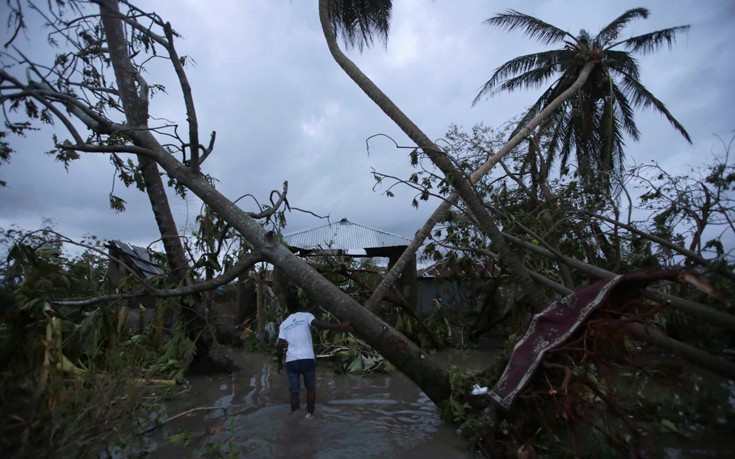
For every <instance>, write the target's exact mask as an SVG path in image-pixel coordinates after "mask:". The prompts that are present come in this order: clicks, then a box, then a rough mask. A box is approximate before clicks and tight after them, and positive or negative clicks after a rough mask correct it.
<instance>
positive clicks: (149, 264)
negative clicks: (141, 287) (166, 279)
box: [109, 240, 164, 279]
mask: <svg viewBox="0 0 735 459" xmlns="http://www.w3.org/2000/svg"><path fill="white" fill-rule="evenodd" d="M109 245H114V246H115V247H116V248H117V249H118V250H120V251H121V252H122V253H124V254H125V255H126V256H127V258H128V259H129V260H130V261H132V262H133V264H134V265H135V266H134V267H135V268H137V269H138V270H140V272H141V273H142V274H143V276H144V277H145V278H146V279H150V278H151V277H153V276H160V275H161V274H163V273H164V271H163V268H162V267H161V265H159V264H158V263H157V262H155V261H154V260H153V259H152V258H151V254H150V253H149V252H148V250H146V249H144V248H143V247H138V246H137V245H131V244H127V243H125V242H122V241H116V240H113V241H110V242H109ZM130 268H133V266H131V267H130Z"/></svg>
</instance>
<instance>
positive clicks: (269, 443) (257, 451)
mask: <svg viewBox="0 0 735 459" xmlns="http://www.w3.org/2000/svg"><path fill="white" fill-rule="evenodd" d="M230 357H231V358H233V360H234V361H235V363H236V364H237V365H238V366H239V367H240V370H238V371H236V372H234V373H232V374H229V375H214V376H194V377H191V378H190V379H189V384H190V389H189V390H188V391H187V392H186V393H184V394H183V395H181V396H179V397H177V398H175V399H174V400H171V401H168V402H166V403H165V408H164V410H165V411H163V410H162V411H161V412H160V413H158V414H157V419H158V421H159V422H160V421H164V420H167V419H169V418H170V417H172V416H175V415H177V414H182V413H185V414H183V415H181V416H179V417H177V418H175V419H173V420H170V421H168V422H165V424H163V426H161V427H160V428H158V429H156V430H154V431H152V432H150V433H149V434H148V435H147V436H146V439H145V440H144V442H145V443H144V444H143V445H141V448H140V449H141V454H140V455H141V456H146V457H176V458H181V459H183V458H188V457H244V458H280V457H295V458H330V459H331V458H354V457H360V458H389V457H402V458H427V457H441V458H447V459H452V458H468V457H472V455H471V453H470V451H469V450H468V449H467V447H466V446H465V445H464V444H463V442H462V439H461V438H460V436H459V434H458V433H457V427H456V426H454V425H451V424H448V423H445V422H443V421H442V420H441V419H440V417H439V415H438V413H437V411H436V407H435V405H434V404H433V403H432V402H431V401H430V400H429V399H428V397H426V395H425V394H424V393H423V392H422V391H421V390H419V389H418V388H417V387H416V385H415V384H413V383H412V382H411V381H410V380H408V379H407V378H406V377H405V376H403V375H402V374H401V373H400V372H394V373H393V374H390V375H385V374H374V375H368V376H354V375H344V374H336V373H335V372H334V371H333V369H332V367H331V364H330V363H329V362H326V361H322V360H318V361H317V400H316V410H315V413H314V416H313V417H312V418H308V419H307V418H305V414H306V409H305V406H304V405H305V395H306V394H305V391H304V390H302V393H301V403H302V407H301V409H300V410H298V411H296V412H293V413H291V408H290V406H289V394H288V382H287V379H286V374H285V372H283V374H282V375H279V374H278V373H277V371H276V365H275V362H274V361H273V360H272V357H271V356H270V355H268V354H262V353H250V352H245V351H242V350H232V351H231V352H230Z"/></svg>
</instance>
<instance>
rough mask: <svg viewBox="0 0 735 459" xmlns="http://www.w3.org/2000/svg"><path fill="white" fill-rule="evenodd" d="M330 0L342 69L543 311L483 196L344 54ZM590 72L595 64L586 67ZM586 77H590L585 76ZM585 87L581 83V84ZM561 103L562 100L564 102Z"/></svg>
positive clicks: (322, 4) (323, 2)
mask: <svg viewBox="0 0 735 459" xmlns="http://www.w3.org/2000/svg"><path fill="white" fill-rule="evenodd" d="M328 3H329V0H320V1H319V19H320V21H321V24H322V31H323V33H324V37H325V38H326V41H327V46H328V47H329V51H330V52H331V53H332V57H333V58H334V60H335V61H336V62H337V64H338V65H339V66H340V67H341V68H342V70H344V71H345V73H347V75H348V76H349V77H350V78H351V79H352V80H353V81H354V82H355V83H356V84H357V85H358V86H359V87H360V89H362V91H363V92H364V93H365V94H366V95H367V96H368V97H370V99H371V100H372V101H373V102H375V104H376V105H378V107H380V109H381V110H383V112H384V113H385V114H386V115H388V117H389V118H390V119H392V120H393V121H394V122H395V123H396V124H397V125H398V127H400V128H401V130H403V132H404V133H405V134H406V135H407V136H408V137H409V138H410V139H411V140H413V141H414V142H415V143H416V145H418V147H419V148H421V149H422V150H423V151H424V153H426V155H427V156H428V157H429V159H431V161H432V162H433V163H434V164H435V165H436V166H437V167H438V168H439V169H440V170H441V171H442V172H443V173H444V175H445V178H446V180H447V181H448V182H449V183H451V184H452V186H453V187H454V189H455V190H456V191H457V193H458V195H459V197H461V198H462V200H463V201H464V202H465V204H466V205H467V207H468V209H469V210H470V212H471V213H472V214H473V215H474V217H475V219H476V220H477V222H478V223H479V226H480V228H481V230H482V231H483V232H485V234H487V235H488V236H489V237H490V239H491V240H492V241H493V243H494V244H495V245H496V247H497V251H498V253H499V254H500V257H501V260H502V262H503V263H504V264H505V265H506V267H507V268H508V270H509V272H510V273H511V275H512V276H513V277H514V280H515V281H516V282H517V283H518V285H519V286H520V287H521V289H522V290H523V291H524V292H525V294H526V295H527V298H528V301H529V303H531V305H532V307H533V308H534V309H536V310H541V309H542V308H543V307H544V306H545V305H546V303H547V302H548V300H547V298H546V296H545V295H544V294H543V292H542V290H541V289H540V288H538V285H537V284H536V283H535V281H534V280H533V279H532V278H531V276H530V275H529V274H528V271H527V270H526V268H525V266H524V265H523V261H522V260H521V259H520V257H519V256H518V254H517V253H516V252H514V251H513V250H511V248H510V247H509V246H508V244H507V243H506V241H505V239H504V238H503V236H502V233H501V231H500V229H499V228H498V226H497V224H496V223H495V220H494V218H493V217H492V215H491V214H490V212H489V211H488V210H487V208H486V207H485V205H484V204H483V202H482V199H481V198H480V197H479V196H478V195H477V193H476V191H475V189H474V188H473V186H472V183H471V182H470V180H468V179H467V178H465V177H464V174H463V173H462V172H461V171H459V170H457V168H456V167H455V166H454V164H453V163H452V161H451V160H450V159H449V158H447V157H446V156H445V154H444V153H443V152H442V150H441V149H440V148H439V147H438V146H436V145H435V144H434V143H433V142H432V141H431V140H430V139H429V137H427V136H426V134H424V133H423V132H422V131H421V130H420V129H419V128H418V126H416V125H415V124H414V123H413V121H411V119H410V118H408V117H407V116H406V115H405V114H404V113H403V112H402V111H401V110H400V109H399V108H398V107H397V106H396V105H395V104H394V103H393V101H391V100H390V98H388V96H386V95H385V93H383V91H381V90H380V88H378V87H377V86H376V85H375V83H373V82H372V81H371V80H370V79H369V78H368V77H367V76H366V75H365V74H364V73H363V72H362V71H361V70H360V69H359V68H358V67H357V66H356V65H355V64H354V63H353V62H352V61H351V60H350V59H349V58H347V56H345V54H344V53H342V51H341V50H340V49H339V46H338V44H337V37H336V35H335V33H334V30H333V29H332V27H331V25H330V23H329V8H328V7H329V5H328ZM585 70H586V75H589V72H591V70H592V65H587V66H585ZM585 78H586V76H585ZM580 86H581V84H580ZM560 103H561V102H560Z"/></svg>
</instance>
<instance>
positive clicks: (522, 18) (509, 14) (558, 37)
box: [484, 10, 576, 45]
mask: <svg viewBox="0 0 735 459" xmlns="http://www.w3.org/2000/svg"><path fill="white" fill-rule="evenodd" d="M484 23H485V24H488V25H491V26H496V27H499V28H501V29H506V30H507V31H508V32H511V31H513V30H515V29H522V30H523V33H524V34H526V35H528V36H529V37H530V38H533V39H535V40H538V41H539V42H541V43H543V44H545V45H549V44H552V43H557V42H561V41H563V40H564V38H571V39H572V40H574V41H576V38H575V37H574V36H573V35H571V34H570V33H569V32H565V31H563V30H561V29H559V28H558V27H556V26H553V25H551V24H548V23H546V22H544V21H542V20H540V19H537V18H535V17H533V16H529V15H527V14H523V13H519V12H518V11H515V10H505V12H504V13H501V14H498V15H497V16H493V17H491V18H490V19H488V20H486V21H485V22H484Z"/></svg>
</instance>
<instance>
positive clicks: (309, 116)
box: [0, 0, 735, 245]
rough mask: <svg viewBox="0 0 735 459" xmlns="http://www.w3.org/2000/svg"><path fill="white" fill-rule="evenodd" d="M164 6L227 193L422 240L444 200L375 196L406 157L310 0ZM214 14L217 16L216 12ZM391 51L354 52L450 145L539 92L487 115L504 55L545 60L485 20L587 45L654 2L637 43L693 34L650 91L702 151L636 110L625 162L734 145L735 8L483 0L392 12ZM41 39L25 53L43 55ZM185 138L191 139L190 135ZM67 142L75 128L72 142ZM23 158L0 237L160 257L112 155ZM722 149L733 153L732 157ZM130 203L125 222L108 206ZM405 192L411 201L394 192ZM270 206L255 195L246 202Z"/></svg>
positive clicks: (29, 153) (160, 100) (34, 154)
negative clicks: (336, 57) (275, 200)
mask: <svg viewBox="0 0 735 459" xmlns="http://www.w3.org/2000/svg"><path fill="white" fill-rule="evenodd" d="M147 3H148V4H151V5H155V8H156V11H157V12H158V13H159V14H161V15H162V16H163V17H164V19H168V20H170V21H171V23H172V25H173V26H174V28H175V29H176V30H177V31H178V32H179V33H180V34H181V35H182V39H181V40H180V41H178V44H177V45H178V49H179V53H180V54H182V55H188V56H190V57H191V58H193V59H194V61H195V62H196V64H195V65H193V66H190V67H189V68H188V75H189V78H190V81H191V84H192V86H193V93H194V97H195V99H196V103H197V112H198V116H199V125H200V127H201V135H202V137H204V138H208V135H209V133H210V132H212V131H216V132H217V143H216V148H215V152H214V153H213V155H212V156H211V157H210V158H209V159H208V160H207V162H206V163H205V164H204V170H205V172H207V173H209V174H211V175H212V176H213V177H215V178H216V179H217V180H218V183H217V188H218V189H219V190H220V191H222V192H223V193H224V194H225V195H227V196H229V197H231V198H233V199H236V198H238V197H240V196H243V195H246V194H251V195H254V196H256V197H257V199H258V200H259V201H260V202H267V200H268V196H269V193H270V190H273V189H278V190H280V188H281V186H282V183H283V182H284V181H288V182H289V201H290V203H291V205H292V206H294V207H298V208H302V209H308V210H310V211H312V212H314V213H316V214H319V215H329V216H331V219H332V221H337V220H339V219H341V218H348V219H349V220H350V221H352V222H355V223H360V224H363V225H367V226H371V227H374V228H378V229H381V230H384V231H389V232H392V233H395V234H399V235H402V236H405V237H411V236H412V235H413V233H414V232H415V231H416V230H417V229H418V228H419V227H421V225H422V224H423V223H424V222H425V220H426V218H427V216H428V215H429V214H430V213H431V211H432V210H433V209H434V205H423V206H422V207H421V208H420V209H418V210H416V209H414V208H413V207H412V206H411V199H412V197H413V194H414V193H413V191H410V190H408V189H404V190H403V191H402V192H397V196H396V197H394V198H387V197H386V196H385V194H384V192H385V188H377V189H373V187H374V184H375V181H374V179H373V177H372V173H371V171H372V170H373V169H374V170H377V171H380V172H383V173H385V174H389V175H395V176H401V177H407V176H408V175H409V174H410V173H411V172H412V169H411V168H410V166H409V158H408V154H409V152H410V150H408V149H396V148H395V147H394V145H393V144H392V142H390V141H388V140H387V139H385V138H375V139H373V140H372V141H371V142H370V152H369V154H368V152H367V149H366V139H367V138H368V137H370V136H372V135H375V134H379V133H382V134H386V135H388V136H390V137H392V138H393V139H395V141H396V142H397V143H398V144H400V145H404V146H405V145H410V142H409V141H408V139H407V138H406V137H405V136H404V135H403V134H402V133H400V131H399V130H398V129H397V128H396V127H395V126H394V124H393V123H392V122H391V121H390V120H389V119H388V118H387V117H386V116H385V115H384V114H383V113H382V112H381V111H380V110H379V109H378V108H377V107H376V106H375V105H374V104H373V103H372V102H371V101H370V100H368V98H367V97H366V96H365V95H364V94H363V93H362V92H361V91H360V90H359V89H358V88H357V86H355V84H354V83H353V82H352V81H351V80H350V79H349V78H348V77H347V76H346V75H345V74H344V73H343V72H342V70H341V69H340V68H339V67H338V66H337V64H336V63H335V62H334V61H333V59H332V58H331V56H330V55H329V52H328V50H327V47H326V44H325V41H324V37H323V36H322V33H321V29H320V25H319V20H318V14H317V5H316V1H312V0H308V1H307V0H292V1H288V0H268V1H266V0H262V1H260V0H258V1H256V0H247V1H241V0H227V1H219V0H218V1H202V0H177V1H173V0H166V1H157V2H147ZM213 5H217V6H216V7H215V6H213ZM394 5H395V6H394V11H393V19H392V23H391V32H390V38H389V41H388V45H387V49H384V48H383V47H382V46H376V47H374V48H372V49H368V50H365V51H364V52H363V53H362V54H360V53H358V52H357V51H356V50H348V55H349V56H350V57H351V58H352V59H353V60H354V61H355V62H356V63H357V64H358V65H359V66H360V67H361V68H362V69H363V71H364V72H365V73H366V74H367V75H368V76H369V77H370V78H371V79H372V80H373V81H374V82H375V83H376V84H377V85H378V86H380V87H381V88H382V89H383V90H384V91H385V93H386V94H387V95H388V96H389V97H391V98H392V99H393V100H394V102H396V104H397V105H398V106H399V107H400V108H401V109H402V110H403V111H404V112H405V113H406V114H407V115H408V116H409V117H411V118H412V119H413V120H414V121H415V122H416V124H417V125H418V126H419V127H420V128H421V129H422V130H423V131H424V132H425V133H427V134H428V135H429V137H432V138H434V139H440V138H441V137H442V136H443V135H444V133H445V132H446V130H447V127H448V126H449V124H450V123H456V124H458V125H460V126H462V127H464V128H466V129H470V128H471V127H472V126H473V125H475V124H477V123H480V122H482V123H484V124H486V125H489V126H494V127H497V126H500V125H502V124H503V123H504V122H506V121H507V120H508V119H510V118H511V117H513V116H516V115H518V114H519V113H521V112H522V111H523V110H524V109H525V108H526V107H527V106H528V105H529V104H530V103H531V102H532V101H533V100H535V98H536V97H538V95H539V92H537V91H522V92H517V93H513V94H509V95H498V96H495V97H493V98H490V99H487V100H485V101H483V102H481V103H479V104H478V105H476V106H475V107H472V106H471V102H472V100H473V98H474V97H475V95H476V94H477V91H478V90H479V88H480V87H481V85H482V84H483V83H484V82H485V81H486V80H487V79H488V78H489V76H490V75H491V73H492V71H493V70H494V69H495V68H496V67H498V66H499V65H501V64H502V63H504V62H506V61H507V60H509V59H511V58H513V57H516V56H519V55H522V54H527V53H530V52H537V51H541V50H544V49H548V48H545V47H544V46H543V45H540V44H538V43H536V42H533V41H531V40H529V39H528V38H526V37H525V36H524V35H523V34H522V33H521V32H519V31H515V32H510V33H509V32H505V31H501V30H498V29H495V28H491V27H489V26H487V25H484V24H483V21H484V20H485V19H487V18H489V17H491V16H493V15H494V14H497V13H499V12H501V11H503V10H504V9H507V8H514V9H517V10H519V11H521V12H523V13H526V14H530V15H533V16H536V17H538V18H539V19H542V20H544V21H546V22H549V23H551V24H554V25H556V26H558V27H560V28H562V29H564V30H567V31H569V32H571V33H572V34H575V35H576V34H577V33H578V31H579V30H580V29H582V28H584V29H587V30H590V31H592V32H593V33H596V32H597V31H599V29H600V28H601V27H602V26H604V25H606V24H607V23H609V22H610V21H611V20H612V19H614V18H615V17H617V16H619V15H620V14H622V13H623V12H624V11H625V10H627V9H630V8H634V7H639V6H644V7H646V8H648V9H649V10H650V13H651V15H650V17H649V18H648V19H647V20H638V21H635V22H633V23H632V24H630V25H629V26H628V27H627V28H626V29H625V30H624V37H625V38H627V37H628V36H632V35H637V34H641V33H646V32H650V31H653V30H658V29H662V28H668V27H673V26H679V25H686V24H689V25H691V29H690V31H689V32H688V33H686V34H682V35H680V36H679V38H678V40H677V43H676V44H675V46H674V47H673V49H672V50H670V51H669V50H668V49H665V48H664V49H662V50H660V51H659V52H657V53H655V54H653V55H649V56H640V57H639V62H640V67H641V70H642V74H641V81H642V82H643V83H644V84H645V85H646V87H647V88H648V89H649V90H651V92H652V93H653V94H654V95H656V96H657V97H658V98H659V99H661V100H662V101H664V103H665V104H666V105H667V107H668V108H669V110H670V111H671V113H672V114H673V115H674V116H675V117H676V118H678V119H679V121H681V122H682V124H683V125H684V126H685V128H686V129H687V130H688V131H689V133H690V135H691V137H692V140H693V142H694V143H693V145H689V144H688V143H687V142H686V141H685V140H684V139H683V138H682V137H681V136H680V135H679V134H678V132H676V131H675V130H674V129H673V128H672V127H671V126H670V125H669V124H668V122H667V121H666V120H665V119H664V118H663V117H662V116H659V115H656V114H654V113H652V112H650V111H642V112H638V113H637V115H636V116H637V120H638V125H639V129H640V131H641V133H642V136H641V140H640V142H638V143H633V142H632V141H628V142H627V143H628V148H627V150H626V151H627V158H628V163H629V164H634V163H635V164H641V163H644V162H649V161H651V160H655V161H658V162H659V163H660V164H661V165H662V166H663V167H664V168H667V169H669V170H672V171H677V172H680V173H685V172H686V171H687V170H688V168H689V167H692V166H698V165H701V164H702V163H703V161H707V160H709V159H710V158H711V157H712V152H714V151H718V148H719V147H718V145H719V141H718V140H717V139H716V138H715V137H714V135H715V134H716V135H719V136H721V137H723V138H725V140H729V139H730V137H731V136H732V133H733V129H734V128H735V116H733V111H734V109H733V107H735V97H734V96H733V87H734V85H733V83H734V82H735V64H734V63H735V52H733V49H734V48H733V46H732V45H733V43H735V2H733V1H732V0H699V1H688V0H677V1H670V0H667V1H645V0H638V1H633V2H631V1H628V0H620V1H617V2H608V1H599V0H594V1H590V0H584V1H561V0H559V1H543V2H533V1H532V2H518V1H505V2H501V1H487V0H486V1H470V0H462V1H457V0H435V1H429V0H416V1H401V0H397V1H395V2H394ZM45 43H46V42H45V40H43V39H42V38H40V34H39V33H38V32H37V31H33V32H31V33H29V34H27V35H26V36H25V37H22V38H21V42H20V44H21V45H22V46H23V47H25V48H29V49H31V50H36V51H37V50H38V49H36V48H37V47H42V46H45ZM146 78H147V79H148V81H149V83H164V84H165V85H166V86H167V88H168V94H167V95H166V94H159V95H157V96H156V97H155V98H154V99H153V101H152V103H151V114H152V116H153V117H155V118H165V119H167V120H171V121H175V122H178V123H180V124H181V125H182V126H183V125H184V124H185V112H184V110H183V108H182V103H181V100H180V93H179V91H178V89H177V86H176V84H175V82H174V80H173V79H172V78H173V73H172V71H171V70H170V69H169V68H168V67H165V66H163V65H155V66H151V67H150V73H149V74H148V75H146ZM182 132H183V131H182ZM60 136H61V137H62V138H63V137H64V134H63V133H60ZM14 144H15V145H16V148H17V149H18V152H17V153H16V154H15V155H14V156H13V157H12V160H11V162H10V164H2V165H0V179H2V180H5V181H7V182H8V186H7V187H5V188H2V189H0V228H9V227H10V226H11V225H17V226H19V227H21V228H24V229H35V228H38V227H40V226H41V225H42V224H43V222H44V220H45V219H51V221H52V222H53V226H54V228H55V229H56V230H58V231H60V232H62V233H64V234H66V235H67V236H69V237H72V238H80V237H81V236H82V235H84V234H96V235H97V236H99V237H100V238H102V239H122V240H124V241H128V242H131V243H135V244H139V245H147V244H148V243H150V242H151V241H154V240H156V239H158V233H157V229H156V225H155V222H154V220H153V215H152V213H151V211H150V206H149V204H148V202H147V198H146V196H145V195H144V194H142V193H140V192H138V191H137V190H125V189H124V188H123V186H122V185H121V184H120V183H115V182H113V168H112V166H111V165H110V164H109V161H108V160H107V159H106V158H104V157H101V156H92V157H83V158H82V160H79V161H75V162H73V163H72V164H71V167H70V169H69V171H68V173H67V172H65V171H64V168H63V166H62V165H61V164H60V163H58V162H55V161H54V160H53V159H52V158H51V157H49V156H47V155H45V154H44V153H43V152H44V151H48V150H50V149H51V146H52V140H51V134H50V133H48V132H42V133H39V134H38V135H30V136H29V137H27V138H25V139H22V140H21V141H16V142H14ZM720 150H721V148H720ZM113 186H114V189H115V193H116V194H118V195H120V196H122V197H123V198H124V199H125V200H126V201H127V203H128V204H127V207H128V210H127V212H124V213H122V214H116V213H115V212H113V211H112V210H111V209H110V208H109V205H108V194H109V193H110V191H111V189H112V187H113ZM398 191H400V190H398ZM240 203H241V205H242V207H243V208H245V209H246V210H256V207H255V204H254V202H253V201H252V200H251V199H249V198H244V199H242V200H241V201H240ZM173 207H174V209H175V213H176V217H177V219H178V224H179V226H180V227H181V229H182V231H183V232H186V233H191V231H192V230H193V229H194V226H193V225H194V217H195V216H196V215H197V214H198V212H199V204H198V202H197V201H196V200H195V199H190V200H189V201H180V200H175V201H174V202H173ZM287 218H288V222H289V223H288V227H287V229H286V232H287V233H288V232H293V231H299V230H303V229H306V228H310V227H313V226H319V225H322V224H324V223H325V222H324V221H321V220H318V219H316V218H314V217H313V216H310V215H307V214H301V213H298V212H294V213H291V214H289V215H288V216H287Z"/></svg>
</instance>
